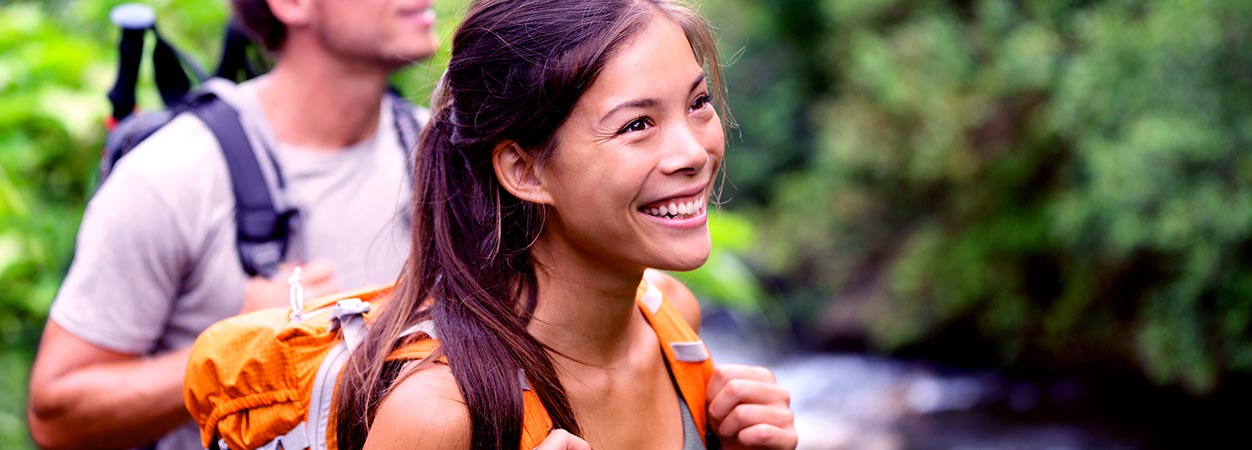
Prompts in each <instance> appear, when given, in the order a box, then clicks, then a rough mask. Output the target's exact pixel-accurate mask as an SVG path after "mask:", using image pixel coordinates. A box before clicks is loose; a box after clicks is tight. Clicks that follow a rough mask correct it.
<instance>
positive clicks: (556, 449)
mask: <svg viewBox="0 0 1252 450" xmlns="http://www.w3.org/2000/svg"><path fill="white" fill-rule="evenodd" d="M533 450H591V445H588V444H587V441H584V440H582V438H580V437H578V436H574V435H572V434H569V432H568V431H565V430H562V429H556V430H552V431H551V432H550V433H548V437H546V438H544V439H543V442H540V443H539V446H538V447H535V448H534V449H533Z"/></svg>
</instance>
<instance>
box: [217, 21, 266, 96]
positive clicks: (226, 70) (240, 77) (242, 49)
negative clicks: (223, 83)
mask: <svg viewBox="0 0 1252 450" xmlns="http://www.w3.org/2000/svg"><path fill="white" fill-rule="evenodd" d="M224 34H225V36H224V37H223V39H222V56H221V58H219V59H218V60H217V72H216V73H214V74H213V76H214V77H216V78H223V79H227V80H231V81H234V82H240V81H245V80H251V79H253V78H256V76H257V75H260V71H259V70H257V68H256V66H255V65H254V64H253V62H252V60H250V59H249V58H248V47H251V46H252V40H251V39H248V35H247V33H244V31H243V28H241V27H240V26H239V23H237V22H235V19H234V18H231V19H230V22H229V23H227V25H226V33H224Z"/></svg>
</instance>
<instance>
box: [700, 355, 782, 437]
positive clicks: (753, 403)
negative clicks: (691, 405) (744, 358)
mask: <svg viewBox="0 0 1252 450" xmlns="http://www.w3.org/2000/svg"><path fill="white" fill-rule="evenodd" d="M707 397H708V402H709V408H708V413H709V415H708V417H709V425H710V427H712V429H713V430H714V432H716V433H717V435H718V437H719V438H721V439H722V441H723V442H722V444H723V446H724V447H725V448H728V449H740V448H766V449H793V448H795V446H796V443H797V442H796V441H797V438H796V433H795V414H794V413H792V412H791V394H789V393H788V392H787V390H786V389H784V388H783V387H782V386H779V385H778V383H777V381H775V380H774V374H773V372H770V371H769V369H766V368H764V367H756V366H739V365H726V366H718V367H717V368H716V369H714V372H713V377H712V378H711V379H710V380H709V386H708V395H707Z"/></svg>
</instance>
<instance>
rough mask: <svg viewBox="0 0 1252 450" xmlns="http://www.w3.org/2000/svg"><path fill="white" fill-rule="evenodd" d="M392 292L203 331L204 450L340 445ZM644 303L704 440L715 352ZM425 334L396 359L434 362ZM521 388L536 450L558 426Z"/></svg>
mask: <svg viewBox="0 0 1252 450" xmlns="http://www.w3.org/2000/svg"><path fill="white" fill-rule="evenodd" d="M297 286H298V285H297ZM295 289H296V288H295V287H293V291H294V290H295ZM390 294H391V287H381V288H370V289H363V290H359V291H351V292H346V293H342V294H336V295H332V296H327V297H322V298H320V299H317V300H313V301H311V302H309V304H308V305H307V306H304V305H300V304H298V303H299V302H296V301H295V300H294V299H296V297H297V296H296V295H295V293H294V292H293V303H296V304H294V305H293V307H292V308H291V309H286V308H274V309H267V310H260V311H255V312H252V313H248V314H244V315H240V316H235V317H231V318H229V319H225V320H223V321H221V322H218V323H216V324H214V325H212V326H210V327H209V328H208V329H206V330H205V331H204V332H203V333H201V334H200V336H199V337H198V338H196V342H195V344H194V345H193V346H192V350H191V357H190V360H189V361H188V365H187V375H186V379H185V381H184V391H183V396H184V401H185V402H186V405H187V410H188V411H190V412H191V416H192V418H193V419H195V421H196V422H197V423H198V424H199V425H200V440H201V442H202V443H203V444H204V446H205V448H219V449H223V450H225V449H267V450H277V449H280V448H281V449H284V450H304V449H313V450H334V449H336V448H337V447H336V441H337V434H336V430H335V423H334V421H332V420H330V416H331V410H330V409H331V405H332V403H333V402H332V401H333V397H334V392H335V386H336V383H337V381H338V378H339V373H340V371H341V370H342V369H343V364H344V363H345V362H346V361H347V360H348V356H349V355H350V354H351V352H352V349H353V348H355V346H356V344H357V343H359V342H360V339H362V337H363V336H364V334H365V328H366V326H367V324H368V323H369V322H370V320H369V316H370V311H371V309H373V310H379V309H381V308H382V307H383V306H384V305H385V304H386V303H387V301H388V300H389V297H390ZM637 302H638V304H639V309H640V310H641V311H642V312H643V315H644V317H645V318H647V320H648V323H649V324H651V325H652V328H653V330H654V331H656V334H657V338H658V340H660V341H661V343H662V351H663V352H664V354H665V359H666V361H667V362H668V363H669V367H670V372H671V373H672V374H673V376H674V380H675V381H676V382H677V384H678V389H679V393H680V395H681V396H682V398H683V401H684V402H685V403H686V404H687V407H688V408H689V409H690V411H691V414H692V418H693V419H694V422H695V425H696V429H697V430H698V432H699V434H700V438H701V439H705V433H706V431H707V429H708V427H707V419H706V418H705V388H706V386H707V385H708V382H709V378H710V377H711V376H712V373H713V362H712V359H710V358H709V353H708V350H707V349H706V347H705V346H704V343H703V342H702V341H701V340H700V338H699V336H698V335H696V333H695V331H693V330H692V329H691V327H690V326H689V325H688V324H687V321H686V320H685V319H683V317H682V315H681V314H679V313H678V310H677V309H675V308H674V306H673V305H672V304H670V303H669V302H668V301H665V299H664V296H663V295H662V294H661V291H660V290H659V289H657V288H656V287H655V286H653V285H652V283H649V282H646V281H645V282H643V283H641V284H640V286H639V295H638V301H637ZM294 311H299V313H295V312H294ZM425 334H426V335H427V339H422V340H418V341H415V342H413V343H410V344H408V345H406V346H404V347H402V348H400V349H398V350H397V351H396V352H394V353H392V354H391V355H390V356H389V357H388V359H390V360H419V359H424V358H426V357H428V356H429V355H430V354H431V352H433V351H434V350H435V349H436V348H437V347H438V341H437V340H435V339H434V338H433V337H431V336H430V335H433V334H436V333H433V332H430V331H426V333H425ZM522 386H523V388H524V389H523V392H522V401H523V414H524V419H523V420H524V423H523V427H522V442H521V445H520V446H519V448H522V449H529V448H533V447H536V446H538V445H539V443H540V442H542V441H543V439H544V438H545V437H546V436H547V434H548V431H549V430H550V429H551V427H552V420H551V419H550V418H549V417H548V414H547V411H546V410H544V408H543V405H542V404H541V403H540V401H539V397H538V395H536V394H535V393H534V392H532V391H531V390H529V389H528V387H527V385H526V383H525V381H524V380H523V381H522Z"/></svg>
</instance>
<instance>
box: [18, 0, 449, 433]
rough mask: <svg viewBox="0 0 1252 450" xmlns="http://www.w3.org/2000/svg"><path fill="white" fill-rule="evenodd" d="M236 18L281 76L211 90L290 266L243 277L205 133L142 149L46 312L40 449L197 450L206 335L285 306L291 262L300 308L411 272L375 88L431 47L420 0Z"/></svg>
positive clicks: (156, 137) (272, 0)
mask: <svg viewBox="0 0 1252 450" xmlns="http://www.w3.org/2000/svg"><path fill="white" fill-rule="evenodd" d="M231 3H232V5H231V6H232V9H233V13H234V17H235V20H237V21H239V22H240V24H241V25H243V27H244V28H245V29H246V30H247V31H248V32H249V34H251V35H252V37H253V38H254V39H255V40H256V41H257V42H259V43H261V44H263V45H264V46H265V47H266V48H267V49H268V50H269V51H270V52H271V53H272V54H273V55H274V56H275V59H276V63H275V66H274V68H273V70H271V71H270V73H268V74H266V75H263V76H261V77H259V78H257V79H255V80H252V81H248V82H245V83H242V84H240V85H238V86H234V85H229V86H221V85H218V86H215V89H214V92H215V94H217V96H218V98H220V99H221V100H222V101H224V102H226V103H227V104H229V105H230V106H232V107H233V108H234V109H235V110H236V111H238V113H239V116H240V119H241V122H242V124H243V127H244V130H245V132H246V134H247V135H248V139H249V141H250V142H251V144H252V146H253V148H256V149H263V151H258V155H261V156H264V155H267V154H268V155H269V156H270V157H272V158H273V164H261V166H262V168H263V169H265V170H269V171H274V172H278V173H277V175H280V176H281V179H282V180H283V185H284V188H283V189H281V190H280V191H278V192H279V194H280V195H279V196H280V197H281V199H280V200H281V201H282V202H284V203H285V204H289V205H293V206H295V207H296V208H297V209H298V210H299V214H300V226H299V227H298V228H297V229H295V230H294V231H293V233H292V234H291V236H290V237H289V242H288V250H287V252H286V255H287V264H285V265H284V270H283V271H281V272H280V273H279V274H277V275H275V276H272V277H270V278H264V277H249V276H247V275H246V273H245V271H244V270H243V268H242V266H241V263H240V259H239V255H238V254H237V249H236V242H235V240H236V237H235V230H236V227H235V214H234V197H233V194H232V191H231V180H230V173H229V172H228V169H227V165H226V162H225V159H224V157H223V156H222V151H221V149H220V148H219V147H218V145H219V144H218V142H217V140H216V139H215V138H214V135H213V134H212V133H211V132H210V131H209V129H208V128H207V127H206V125H205V123H204V122H202V121H200V120H199V119H198V118H196V117H195V116H194V115H193V114H182V115H180V116H178V117H176V118H175V119H174V120H172V121H171V122H170V123H169V124H167V125H166V126H164V127H163V128H161V129H160V130H159V131H157V132H156V133H155V134H153V135H152V136H151V137H150V138H148V139H147V140H145V141H144V142H143V143H141V144H139V146H138V147H136V148H135V149H134V151H133V152H131V153H130V154H128V155H127V156H126V157H124V158H123V159H122V160H121V161H120V162H119V163H118V164H117V166H116V167H115V168H114V170H113V172H112V173H111V174H110V175H109V177H108V178H107V180H106V181H105V183H104V184H103V185H102V186H101V187H100V190H99V191H98V192H97V193H96V195H95V196H94V197H93V198H92V200H91V202H90V203H89V204H88V207H87V210H86V212H85V214H84V216H83V221H82V224H81V226H80V230H79V235H78V243H77V251H76V253H75V256H74V262H73V264H72V266H71V268H70V271H69V273H68V274H67V276H66V278H65V280H64V282H63V284H62V286H61V289H60V291H59V292H58V294H57V297H56V300H55V301H54V303H53V306H52V311H51V313H50V316H49V320H48V323H47V327H46V329H45V331H44V335H43V339H42V342H41V344H40V348H39V353H38V355H37V357H36V359H35V364H34V368H33V371H32V374H31V392H30V405H29V409H28V419H29V422H30V428H31V434H32V436H33V438H34V439H35V442H36V443H37V444H38V445H39V446H40V447H43V448H46V449H62V448H65V449H71V448H72V449H89V448H128V447H129V448H156V449H191V448H201V447H202V444H201V441H200V435H199V431H198V429H197V427H196V425H195V424H194V423H192V422H191V421H190V420H189V416H188V413H187V412H186V410H185V408H184V406H183V394H182V385H183V376H184V371H185V366H186V363H187V357H188V354H189V349H190V346H191V344H192V342H193V341H194V340H195V338H196V336H197V335H198V334H199V333H200V332H201V331H202V330H203V329H204V328H206V327H208V326H209V325H210V324H212V323H213V322H216V321H218V320H220V319H223V318H226V317H229V316H233V315H236V314H239V313H243V312H248V311H252V310H256V309H260V308H267V307H274V306H286V305H287V304H288V303H287V302H288V298H287V294H288V285H287V282H286V277H287V275H288V274H289V273H290V271H291V267H293V266H294V265H297V264H299V265H301V266H302V273H301V277H300V280H301V283H302V284H303V286H304V289H305V294H306V297H310V298H311V297H314V296H317V295H319V294H323V293H329V292H333V291H336V290H339V289H341V288H355V287H358V286H362V285H368V284H380V283H389V282H392V281H394V280H395V277H396V276H397V275H398V273H399V271H400V267H401V265H402V264H403V262H404V260H405V258H406V257H407V254H408V242H409V236H408V233H409V227H408V223H407V221H406V220H405V218H404V217H403V213H402V212H401V210H402V208H403V207H404V205H405V204H406V201H407V199H408V192H409V189H410V188H409V187H410V185H411V184H410V181H409V180H408V178H407V177H408V176H410V174H408V173H406V171H409V170H410V165H409V164H408V163H407V160H406V156H405V155H406V149H403V148H401V143H400V140H399V139H397V138H396V136H397V130H396V128H397V126H398V120H397V119H398V117H397V116H396V113H395V112H394V108H392V106H393V105H391V104H390V102H391V101H393V100H392V98H391V97H389V96H387V95H386V92H387V79H388V76H389V75H391V74H392V73H393V72H395V71H396V70H398V69H400V68H402V67H404V66H405V65H407V64H409V63H411V62H414V61H417V60H420V59H423V58H426V57H428V56H430V55H431V54H433V53H434V51H435V49H436V48H437V45H438V38H437V36H436V35H435V34H434V28H433V25H434V15H433V13H432V12H431V11H430V4H429V2H428V1H419V2H414V3H416V5H412V6H410V5H409V4H405V5H400V4H397V3H396V2H392V1H389V0H232V2H231ZM270 175H275V174H273V173H271V174H270Z"/></svg>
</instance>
